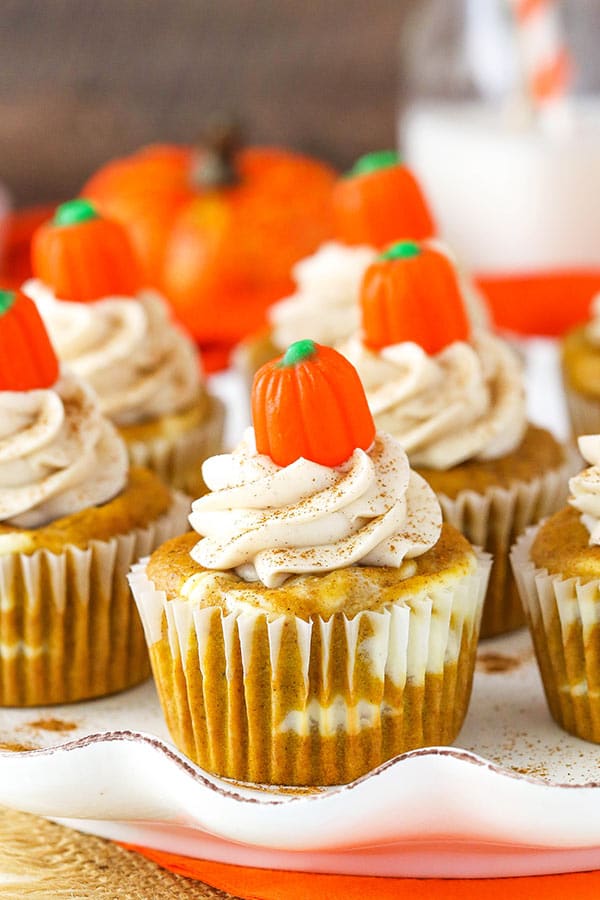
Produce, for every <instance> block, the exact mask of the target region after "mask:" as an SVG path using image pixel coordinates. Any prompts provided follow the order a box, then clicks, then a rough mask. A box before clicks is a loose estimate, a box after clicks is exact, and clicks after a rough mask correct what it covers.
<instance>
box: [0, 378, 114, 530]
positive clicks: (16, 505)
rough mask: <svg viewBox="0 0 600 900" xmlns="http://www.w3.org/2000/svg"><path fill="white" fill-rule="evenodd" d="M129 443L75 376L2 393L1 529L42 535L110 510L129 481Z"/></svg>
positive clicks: (0, 415) (0, 436) (89, 391)
mask: <svg viewBox="0 0 600 900" xmlns="http://www.w3.org/2000/svg"><path fill="white" fill-rule="evenodd" d="M127 472H128V462H127V451H126V449H125V444H124V443H123V441H122V439H121V438H120V437H119V435H118V434H117V432H116V431H115V428H114V426H113V425H112V424H111V423H110V422H109V421H108V420H107V419H105V418H104V417H103V416H102V414H101V412H100V407H99V405H98V400H97V397H96V395H95V394H94V392H93V391H92V390H90V388H88V387H87V386H86V385H84V384H83V383H81V382H80V381H79V380H78V379H77V378H75V377H74V376H73V375H67V374H63V376H62V377H61V379H60V380H59V382H58V383H57V384H56V385H55V386H54V387H53V388H50V389H48V390H36V391H25V392H12V391H4V392H1V393H0V522H4V523H5V524H10V525H14V526H16V527H18V528H37V527H39V526H41V525H45V524H47V523H48V522H51V521H53V520H55V519H59V518H61V517H62V516H67V515H71V514H73V513H76V512H79V511H80V510H82V509H85V508H87V507H89V506H96V505H98V504H101V503H106V502H107V501H108V500H110V499H112V498H113V497H114V496H116V494H118V493H119V492H120V491H121V490H122V489H123V487H124V486H125V482H126V481H127Z"/></svg>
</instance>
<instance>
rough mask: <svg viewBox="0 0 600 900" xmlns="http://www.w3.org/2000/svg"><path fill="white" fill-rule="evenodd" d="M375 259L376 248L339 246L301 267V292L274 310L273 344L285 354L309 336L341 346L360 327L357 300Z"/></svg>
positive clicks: (330, 247)
mask: <svg viewBox="0 0 600 900" xmlns="http://www.w3.org/2000/svg"><path fill="white" fill-rule="evenodd" d="M375 257H376V251H375V250H373V249H372V248H371V247H346V246H345V245H344V244H338V243H336V242H334V241H331V242H329V243H326V244H323V246H322V247H320V248H319V250H317V252H316V253H314V254H313V255H312V256H308V257H307V258H306V259H303V260H301V261H300V262H299V263H297V264H296V265H295V266H294V268H293V270H292V274H293V276H294V280H295V282H296V285H297V289H296V291H295V293H294V294H292V295H291V296H290V297H286V298H285V299H284V300H280V301H279V303H275V304H274V305H273V306H272V307H271V308H270V310H269V319H270V321H271V325H272V326H273V342H274V343H275V344H276V345H277V346H278V347H281V348H282V349H283V348H285V347H287V346H288V345H289V344H291V343H293V341H297V340H298V338H302V337H304V336H305V335H310V336H311V338H313V340H315V341H317V342H318V343H320V344H330V345H332V346H333V345H336V344H338V343H340V342H341V341H343V340H345V339H346V338H348V337H349V336H350V335H351V334H353V332H354V331H356V330H357V328H358V325H359V307H358V295H359V292H360V285H361V282H362V277H363V275H364V273H365V271H366V270H367V268H368V267H369V266H370V265H371V263H372V262H373V261H374V259H375Z"/></svg>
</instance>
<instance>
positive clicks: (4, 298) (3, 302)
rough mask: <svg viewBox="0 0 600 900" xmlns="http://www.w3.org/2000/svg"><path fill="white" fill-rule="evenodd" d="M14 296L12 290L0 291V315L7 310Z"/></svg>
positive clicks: (13, 300)
mask: <svg viewBox="0 0 600 900" xmlns="http://www.w3.org/2000/svg"><path fill="white" fill-rule="evenodd" d="M16 298H17V295H16V293H15V292H14V291H0V316H3V315H4V313H7V312H8V311H9V309H10V308H11V306H12V305H13V303H14V302H15V300H16Z"/></svg>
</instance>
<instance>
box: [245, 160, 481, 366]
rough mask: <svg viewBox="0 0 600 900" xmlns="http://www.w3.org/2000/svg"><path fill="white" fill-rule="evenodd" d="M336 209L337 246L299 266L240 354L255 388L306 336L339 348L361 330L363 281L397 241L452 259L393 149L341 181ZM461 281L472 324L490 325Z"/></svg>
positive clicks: (360, 163) (468, 282) (466, 281)
mask: <svg viewBox="0 0 600 900" xmlns="http://www.w3.org/2000/svg"><path fill="white" fill-rule="evenodd" d="M333 210H334V219H335V229H336V238H337V239H336V240H335V241H330V242H328V243H326V244H323V245H322V246H321V247H320V248H319V250H317V252H316V253H315V254H314V255H313V256H310V257H308V258H306V259H303V260H301V261H300V262H299V263H297V264H296V266H295V267H294V269H293V270H292V274H293V277H294V281H295V283H296V290H295V292H294V293H293V294H292V295H291V296H289V297H286V298H284V299H283V300H281V301H280V302H279V303H275V304H274V305H273V306H272V307H271V308H270V309H269V311H268V319H269V325H268V328H267V329H266V330H265V331H264V332H262V333H261V334H259V335H254V336H253V337H251V338H250V339H248V340H247V341H245V342H244V343H242V344H241V345H240V347H239V348H238V351H237V354H236V363H237V367H238V369H240V370H241V371H242V372H243V374H244V375H245V376H246V378H247V379H248V381H249V383H250V384H251V380H252V377H253V376H254V373H255V372H256V370H257V369H258V368H259V367H260V366H261V365H263V364H264V363H265V362H267V361H268V360H270V359H272V358H273V357H274V356H276V355H277V354H279V353H282V352H283V351H284V350H285V348H286V347H287V346H288V345H289V344H290V343H292V342H293V341H295V340H298V338H301V337H302V336H303V335H307V334H311V335H313V337H314V338H315V339H316V340H317V341H319V342H320V343H323V344H330V345H332V346H334V347H336V346H338V345H339V344H341V343H342V342H343V341H345V340H346V339H347V338H349V337H350V336H351V335H352V334H353V333H354V332H355V331H356V329H357V327H358V321H359V309H358V296H359V293H360V285H361V281H362V278H363V275H364V273H365V271H366V269H367V267H368V266H369V265H370V264H371V263H372V262H373V261H374V260H375V257H376V255H377V252H378V250H380V249H383V248H384V247H385V246H386V245H388V244H389V243H391V242H392V241H394V240H397V239H398V238H405V237H406V238H409V237H410V238H414V239H417V240H424V241H428V242H431V244H432V246H435V247H437V248H438V249H440V250H441V252H444V253H447V254H448V255H449V256H452V254H451V252H450V250H449V249H448V248H447V247H445V245H444V244H442V242H441V241H439V240H438V239H437V238H436V227H435V222H434V221H433V218H432V215H431V212H430V210H429V207H428V205H427V201H426V200H425V197H424V196H423V193H422V191H421V188H420V187H419V184H418V182H417V180H416V178H415V176H414V175H413V173H412V172H411V171H410V169H408V168H407V166H405V165H404V164H403V163H402V161H401V159H400V157H399V155H398V154H397V153H396V152H394V151H392V150H382V151H377V152H374V153H369V154H367V155H366V156H363V157H361V158H360V159H359V160H357V162H356V163H355V164H354V166H353V168H352V169H351V170H350V172H348V174H347V175H345V176H344V177H343V178H340V179H338V181H337V183H336V185H335V187H334V190H333ZM452 258H453V257H452ZM460 278H461V283H462V288H463V292H464V295H465V299H466V302H467V306H468V308H469V314H470V315H471V317H472V318H473V320H474V322H476V323H478V324H486V323H487V313H486V308H485V301H484V300H483V298H482V296H481V294H479V292H478V291H477V289H476V288H475V285H474V284H473V281H472V279H471V278H470V277H469V276H468V275H467V273H466V272H465V271H464V270H460Z"/></svg>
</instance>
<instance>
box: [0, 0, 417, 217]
mask: <svg viewBox="0 0 600 900" xmlns="http://www.w3.org/2000/svg"><path fill="white" fill-rule="evenodd" d="M414 2H418V0H412V3H414ZM410 6H411V0H371V2H369V3H367V2H365V0H320V2H319V0H212V2H210V0H0V15H1V18H2V25H3V28H2V29H0V32H1V34H2V37H0V48H1V53H0V60H1V67H2V74H1V76H0V123H1V124H0V178H1V179H3V180H4V181H5V182H7V183H8V185H9V186H10V187H11V189H12V190H13V192H14V194H15V197H16V199H17V201H18V202H28V203H29V202H38V201H44V200H53V199H55V198H60V197H66V196H69V195H70V194H72V193H73V192H75V191H77V189H78V187H79V186H80V185H81V183H82V182H83V181H84V179H85V178H86V176H87V175H88V174H89V173H90V172H91V171H92V170H93V169H94V167H96V166H98V165H99V164H100V163H102V162H103V161H105V160H106V159H107V158H108V157H110V156H111V155H114V154H121V153H126V152H128V151H130V150H133V149H135V148H137V147H138V146H140V145H141V144H143V143H146V142H149V141H156V140H176V141H192V140H194V139H195V138H197V137H198V135H199V134H200V133H201V131H202V123H203V121H204V120H205V119H206V117H207V116H209V115H210V114H212V113H220V112H224V113H233V114H236V115H239V116H240V118H241V120H242V122H243V124H244V126H245V130H246V134H247V136H248V138H249V139H251V140H257V141H260V142H280V143H285V144H288V145H290V146H292V147H296V148H298V149H302V150H305V151H308V152H313V153H316V154H318V155H321V156H323V157H325V158H328V159H330V160H331V161H333V162H336V163H338V164H340V165H346V164H348V163H349V162H350V161H351V160H353V159H354V157H355V156H356V155H357V154H359V153H361V152H362V151H363V150H367V149H370V148H372V147H374V146H386V145H389V144H392V143H393V142H394V113H395V109H396V101H397V91H398V82H399V69H398V41H399V37H400V32H401V30H402V26H403V20H404V16H405V12H406V9H407V8H408V7H410Z"/></svg>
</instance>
